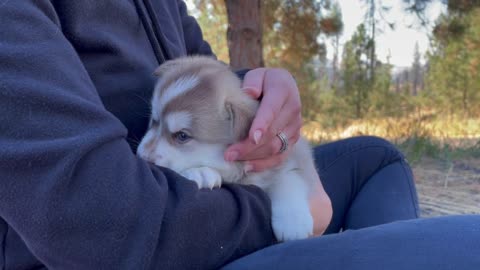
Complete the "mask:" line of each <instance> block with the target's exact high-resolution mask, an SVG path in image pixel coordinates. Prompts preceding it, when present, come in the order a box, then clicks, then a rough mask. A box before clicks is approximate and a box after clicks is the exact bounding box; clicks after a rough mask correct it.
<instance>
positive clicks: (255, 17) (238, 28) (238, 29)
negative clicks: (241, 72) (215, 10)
mask: <svg viewBox="0 0 480 270" xmlns="http://www.w3.org/2000/svg"><path fill="white" fill-rule="evenodd" d="M225 5H226V7H227V18H228V29H227V41H228V50H229V52H228V54H229V56H230V66H232V67H233V68H235V69H241V68H250V69H253V68H258V67H262V66H264V62H263V46H262V16H261V14H262V1H261V0H225Z"/></svg>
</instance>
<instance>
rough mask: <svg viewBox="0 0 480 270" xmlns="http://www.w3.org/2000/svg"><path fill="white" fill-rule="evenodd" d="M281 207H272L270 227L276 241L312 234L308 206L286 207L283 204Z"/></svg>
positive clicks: (301, 237) (302, 237) (296, 238)
mask: <svg viewBox="0 0 480 270" xmlns="http://www.w3.org/2000/svg"><path fill="white" fill-rule="evenodd" d="M282 208H283V209H282ZM282 208H277V209H275V208H274V209H272V211H273V213H272V228H273V232H274V233H275V236H276V237H277V240H278V241H290V240H298V239H305V238H308V237H309V236H311V235H313V218H312V215H311V214H310V211H309V209H308V208H307V209H298V208H290V207H288V208H287V207H285V205H284V207H282Z"/></svg>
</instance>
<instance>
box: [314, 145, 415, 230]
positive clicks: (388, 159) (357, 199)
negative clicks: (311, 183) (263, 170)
mask: <svg viewBox="0 0 480 270" xmlns="http://www.w3.org/2000/svg"><path fill="white" fill-rule="evenodd" d="M314 152H315V161H316V165H317V169H318V173H319V175H320V179H321V181H322V184H323V186H324V188H325V191H326V192H327V194H328V195H329V196H330V199H331V201H332V207H333V217H332V221H331V223H330V226H329V227H328V229H327V231H326V233H327V234H328V233H335V232H338V231H340V230H342V229H343V230H346V229H352V228H364V227H368V226H374V225H378V224H383V223H388V222H392V221H397V220H404V219H413V218H417V217H418V202H417V194H416V190H415V186H414V181H413V175H412V172H411V169H410V167H409V166H408V164H407V162H406V161H405V158H404V156H403V154H402V153H401V152H400V151H399V150H398V149H397V148H396V147H395V146H393V145H392V144H391V143H390V142H388V141H386V140H384V139H381V138H378V137H371V136H361V137H354V138H350V139H345V140H340V141H336V142H332V143H328V144H325V145H321V146H318V147H316V148H315V151H314Z"/></svg>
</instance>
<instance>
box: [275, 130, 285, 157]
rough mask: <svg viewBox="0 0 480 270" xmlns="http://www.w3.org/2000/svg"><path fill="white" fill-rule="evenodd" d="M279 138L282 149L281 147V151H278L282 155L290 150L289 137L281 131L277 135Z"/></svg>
mask: <svg viewBox="0 0 480 270" xmlns="http://www.w3.org/2000/svg"><path fill="white" fill-rule="evenodd" d="M277 137H278V138H279V139H280V141H281V142H282V147H280V151H278V153H279V154H281V153H283V152H285V151H287V149H288V138H287V135H285V133H283V132H282V131H280V132H279V133H278V134H277Z"/></svg>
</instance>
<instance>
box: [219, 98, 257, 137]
mask: <svg viewBox="0 0 480 270" xmlns="http://www.w3.org/2000/svg"><path fill="white" fill-rule="evenodd" d="M225 109H226V111H227V115H228V120H229V121H230V134H231V138H232V139H233V142H238V141H241V140H243V139H245V138H246V137H247V136H248V131H249V130H250V126H251V125H252V121H253V118H254V117H255V112H256V108H254V106H252V104H248V103H246V102H235V101H234V102H227V103H226V105H225Z"/></svg>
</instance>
